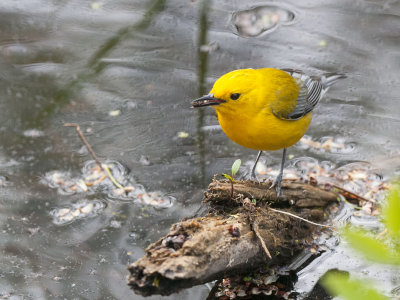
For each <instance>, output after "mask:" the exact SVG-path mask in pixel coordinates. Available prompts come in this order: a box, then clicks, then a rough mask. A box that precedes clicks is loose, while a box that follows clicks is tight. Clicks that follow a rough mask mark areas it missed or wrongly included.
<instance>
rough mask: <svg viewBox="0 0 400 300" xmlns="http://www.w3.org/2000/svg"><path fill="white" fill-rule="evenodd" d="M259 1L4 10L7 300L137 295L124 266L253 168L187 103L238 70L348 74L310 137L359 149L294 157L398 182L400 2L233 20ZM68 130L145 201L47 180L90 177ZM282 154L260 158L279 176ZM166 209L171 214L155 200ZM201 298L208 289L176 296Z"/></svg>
mask: <svg viewBox="0 0 400 300" xmlns="http://www.w3.org/2000/svg"><path fill="white" fill-rule="evenodd" d="M264 4H265V3H264ZM264 4H263V5H264ZM259 5H260V3H259V1H245V2H244V1H228V0H226V1H204V2H200V1H178V0H176V1H168V2H167V1H162V0H156V1H138V0H137V1H124V0H114V1H107V0H105V1H98V2H95V1H92V2H90V1H86V2H82V1H77V0H63V1H47V0H20V1H11V0H3V1H1V3H0V65H1V68H0V85H1V87H0V99H1V101H0V121H1V123H0V182H1V183H0V207H1V209H0V249H1V257H0V270H1V271H0V278H1V280H0V295H1V296H2V297H3V298H6V297H9V298H10V299H55V298H60V299H61V298H62V299H63V298H66V299H126V298H128V297H130V298H132V299H141V297H140V296H137V295H134V294H133V293H132V292H131V291H130V290H129V288H128V287H127V285H126V283H125V277H126V276H127V274H128V273H127V270H126V266H127V264H128V263H130V262H132V261H135V260H136V259H138V258H140V257H141V256H142V255H143V254H144V248H145V247H146V246H147V245H148V244H149V243H150V242H153V241H155V240H156V239H158V238H159V237H160V236H161V235H162V234H164V233H165V232H166V231H167V230H168V228H169V226H170V225H171V224H172V223H174V222H176V221H179V220H180V219H181V218H183V217H184V216H188V215H192V214H194V213H195V211H196V209H197V208H198V207H199V206H200V202H201V197H202V189H203V188H204V186H205V184H206V183H207V182H209V181H210V179H211V178H212V176H213V174H216V173H221V172H227V171H229V169H230V166H231V164H232V162H233V161H234V159H236V158H241V159H242V160H243V161H245V162H247V161H248V162H249V163H246V164H245V165H246V166H247V172H248V170H249V169H250V165H251V163H250V161H251V160H253V159H254V158H255V154H256V153H255V152H254V151H251V150H248V149H244V148H243V147H240V146H238V145H236V144H234V143H233V142H231V141H230V140H228V138H227V137H226V136H225V135H224V134H223V133H222V132H221V131H220V130H218V129H215V127H214V126H213V125H216V124H217V121H216V119H215V118H214V116H213V111H212V110H211V109H209V110H204V111H202V112H199V111H197V110H193V109H191V108H190V100H191V99H194V98H196V97H197V96H199V95H201V94H203V93H205V92H207V90H208V89H209V88H210V87H211V84H212V82H213V81H214V80H215V79H216V78H218V77H219V76H220V75H222V74H223V73H226V72H227V71H230V70H233V69H238V68H245V67H246V68H247V67H253V68H257V67H290V68H297V69H303V70H305V71H307V72H310V73H315V74H319V73H322V72H341V73H345V74H346V75H347V76H348V78H347V79H346V80H344V81H341V82H340V83H338V84H336V85H335V86H334V87H332V89H331V90H330V91H329V93H328V94H327V96H326V97H325V98H324V100H323V101H322V102H321V103H320V105H319V106H318V108H317V109H316V113H315V114H314V119H313V122H312V125H311V127H310V129H309V131H308V133H307V134H308V135H309V136H310V137H312V139H313V140H316V141H318V140H319V141H321V142H323V141H324V140H326V138H327V137H333V138H334V139H336V140H337V139H339V140H340V141H342V142H344V143H345V144H347V145H351V149H350V151H313V150H312V149H310V148H308V147H304V145H302V144H298V145H296V146H294V147H292V148H291V149H290V150H289V155H292V156H293V158H298V157H303V156H310V157H313V158H315V159H317V160H319V161H326V162H328V163H330V164H332V166H334V167H340V166H342V165H346V164H348V163H351V162H354V161H367V162H370V163H372V165H373V166H374V167H376V168H377V170H378V171H379V173H380V174H382V175H383V176H384V177H385V178H388V177H390V175H392V174H393V173H394V172H396V171H398V165H399V154H400V153H399V149H400V147H399V146H400V142H399V139H398V132H399V127H400V119H399V113H400V109H399V106H398V102H399V101H400V96H399V95H400V79H399V71H398V70H399V67H400V52H399V46H400V37H399V34H398V32H399V30H400V2H398V1H393V0H387V1H345V0H340V1H324V2H323V3H322V2H321V1H316V0H310V1H301V2H299V1H290V0H286V1H280V2H279V3H270V6H268V7H272V8H273V10H274V12H275V13H272V14H271V15H267V16H265V15H264V19H263V17H261V21H259V20H257V19H251V17H250V18H249V17H246V18H244V19H243V18H242V19H239V20H238V18H237V16H238V12H242V13H243V12H249V10H250V12H251V9H252V8H254V7H256V6H259ZM263 9H265V8H260V9H258V10H257V12H260V11H263ZM285 12H286V13H288V15H285ZM235 13H236V14H235ZM291 14H292V15H291ZM253 17H254V16H253ZM281 21H282V22H281ZM237 22H239V25H238V23H237ZM240 22H242V23H240ZM243 22H245V23H243ZM246 22H247V23H246ZM249 22H250V23H249ZM243 24H245V25H246V24H247V25H246V26H251V25H252V24H253V25H254V24H257V26H259V27H257V28H258V29H257V30H258V31H257V30H255V31H250V33H249V32H248V31H243V30H244V29H243V28H242V29H243V30H241V29H240V26H242V25H243ZM249 24H250V25H249ZM238 26H239V27H238ZM260 28H261V29H260ZM247 29H248V28H247ZM253 29H254V28H253ZM244 32H247V33H244ZM240 35H246V36H250V37H242V36H240ZM253 35H254V37H251V36H253ZM199 43H200V44H202V45H203V47H201V51H200V52H199V51H198V45H199ZM67 122H76V123H79V124H80V126H81V128H82V130H83V132H84V133H85V135H86V137H87V139H88V141H89V143H90V144H91V145H92V147H93V148H94V151H95V152H96V153H97V154H98V156H99V158H100V159H101V160H104V161H106V160H109V161H111V162H118V163H116V164H118V166H120V168H121V169H122V170H121V173H123V174H125V175H124V176H125V179H124V180H126V182H125V183H129V184H130V185H132V186H133V187H134V188H135V189H137V191H138V190H140V193H141V195H142V196H140V197H139V196H138V195H139V193H136V194H135V193H133V194H132V195H131V197H119V196H118V195H114V194H113V193H112V188H111V187H110V186H112V184H111V185H110V183H109V185H108V187H107V186H105V187H103V188H99V189H96V188H89V189H88V191H81V192H79V191H78V190H75V191H72V192H71V193H68V192H60V187H59V186H55V185H54V184H51V182H50V181H49V178H52V177H51V176H52V175H54V174H55V173H58V174H59V175H57V176H64V177H65V178H67V179H68V178H69V179H71V178H80V179H84V178H85V176H86V175H87V174H86V173H85V172H86V171H85V170H86V169H85V166H87V164H88V162H89V161H91V160H92V159H91V157H90V156H89V154H88V153H87V151H86V150H85V148H84V147H83V144H82V143H81V141H80V139H79V137H78V136H77V135H76V133H75V131H74V130H73V129H72V128H66V127H64V126H63V124H64V123H67ZM280 156H281V153H280V152H279V151H278V152H274V153H269V154H267V155H265V156H264V161H266V162H267V164H268V165H269V166H272V167H276V166H277V165H278V163H279V160H280ZM245 172H246V171H245V170H243V173H245ZM85 174H86V175H85ZM49 176H50V177H49ZM64 177H63V178H64ZM57 178H58V179H59V178H60V177H56V180H55V182H57V180H58V179H57ZM53 179H54V178H53ZM69 179H68V180H69ZM53 183H54V182H53ZM78 188H79V187H77V188H76V189H78ZM83 189H84V188H83ZM61 190H62V189H61ZM145 194H146V195H147V196H143V195H145ZM143 197H144V198H143ZM146 197H147V198H146ZM152 197H153V198H155V199H156V200H154V199H153V198H152ZM163 197H164V198H165V197H166V198H167V199H169V200H170V201H171V202H170V203H171V205H161V207H160V206H159V205H157V204H155V203H156V202H157V201H158V202H157V203H159V202H160V201H161V202H163V200H159V199H161V198H162V199H164V198H163ZM139 198H140V199H150V200H149V201H147V202H146V201H138V199H139ZM157 199H158V200H157ZM152 200H154V201H156V202H152ZM90 201H92V203H94V204H93V207H92V206H91V205H89V206H87V205H88V203H89V202H90ZM163 203H164V202H163ZM61 209H70V211H69V212H68V213H67V211H66V210H62V211H61V212H62V214H63V216H67V217H65V218H67V221H66V222H58V221H59V220H56V219H55V216H57V213H60V210H61ZM82 211H83V214H81V213H82ZM85 212H88V213H87V214H86V213H85ZM64 213H65V214H64ZM68 214H71V215H68ZM74 214H75V215H76V218H74V217H73V216H74ZM80 214H81V215H80ZM71 216H72V217H71ZM349 253H350V252H349V250H348V249H346V247H344V246H343V247H342V246H341V248H339V250H337V252H336V254H335V253H334V252H330V254H329V255H331V259H329V258H328V259H327V260H326V261H327V262H328V263H326V264H325V265H323V264H319V265H313V266H310V267H309V269H308V270H306V271H304V272H303V273H302V275H301V276H300V281H299V285H298V287H297V288H298V289H299V290H300V291H304V292H307V290H309V289H311V287H312V283H314V282H315V281H316V280H318V277H319V276H320V275H322V274H323V273H324V271H325V270H327V269H328V268H329V267H331V266H335V267H338V268H341V267H342V266H341V265H340V264H341V263H343V261H344V260H343V259H342V260H339V259H338V257H339V256H338V255H343V256H345V257H347V256H349V255H350V254H349ZM319 259H322V257H321V258H319ZM354 260H355V258H351V259H350V258H349V261H348V262H346V263H345V265H344V266H343V269H346V270H350V271H352V270H354V271H357V272H359V270H360V269H362V268H363V266H364V265H362V263H361V262H359V261H358V260H357V261H354ZM360 264H361V265H360ZM365 272H367V273H368V272H369V273H371V272H370V271H365ZM365 272H364V274H365ZM379 274H381V275H380V276H381V278H391V284H387V285H386V286H385V288H387V289H390V288H393V286H396V284H397V285H398V284H399V278H397V279H393V277H391V276H390V274H391V273H384V272H383V271H381V272H380V273H379ZM378 277H379V276H378ZM396 280H397V281H396ZM396 282H397V283H396ZM207 294H208V288H207V286H205V285H204V286H198V287H194V288H192V289H190V290H187V291H184V292H181V293H180V294H178V295H173V296H171V297H170V299H188V298H190V299H204V298H205V297H206V295H207ZM158 298H159V297H153V298H150V299H158Z"/></svg>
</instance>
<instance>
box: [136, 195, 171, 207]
mask: <svg viewBox="0 0 400 300" xmlns="http://www.w3.org/2000/svg"><path fill="white" fill-rule="evenodd" d="M136 197H137V199H136V200H135V203H141V204H145V205H151V206H154V207H159V208H168V207H171V206H172V205H173V203H174V201H175V198H174V197H172V196H166V195H164V194H163V193H161V192H149V193H143V194H137V195H136Z"/></svg>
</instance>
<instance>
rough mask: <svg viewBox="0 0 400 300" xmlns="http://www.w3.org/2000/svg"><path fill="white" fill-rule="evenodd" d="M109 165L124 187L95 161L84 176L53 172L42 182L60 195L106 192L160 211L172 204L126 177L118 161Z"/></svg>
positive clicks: (170, 198)
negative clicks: (113, 180) (110, 177)
mask: <svg viewBox="0 0 400 300" xmlns="http://www.w3.org/2000/svg"><path fill="white" fill-rule="evenodd" d="M106 165H107V166H108V168H109V170H110V172H111V173H112V176H113V177H114V178H115V179H116V180H117V181H118V182H122V183H123V184H124V186H121V187H120V188H116V186H115V185H114V184H113V183H112V182H111V180H110V179H109V177H108V176H107V175H106V173H105V172H104V171H103V170H101V169H100V167H99V166H98V165H97V163H96V162H95V161H93V160H91V161H88V162H86V163H85V165H84V167H83V168H82V174H81V176H77V177H72V176H71V174H70V172H61V171H52V172H48V173H46V174H45V176H44V177H43V178H42V180H41V182H42V183H43V184H45V185H47V186H49V187H51V188H55V189H57V192H58V193H59V194H61V195H72V194H75V193H88V194H95V193H98V192H100V193H107V196H108V197H109V198H111V199H116V200H125V201H133V202H134V203H138V204H143V205H150V206H154V207H157V208H168V207H171V206H172V205H173V203H174V201H175V198H174V197H171V196H167V195H164V194H163V193H162V192H158V191H155V192H147V191H146V190H145V188H144V187H143V186H142V185H140V184H136V183H135V182H134V181H133V179H132V178H130V177H127V171H126V169H125V167H124V166H123V165H122V164H120V163H119V162H116V161H107V162H106ZM0 179H1V178H0ZM66 218H70V217H66Z"/></svg>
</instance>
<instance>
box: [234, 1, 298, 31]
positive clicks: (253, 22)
mask: <svg viewBox="0 0 400 300" xmlns="http://www.w3.org/2000/svg"><path fill="white" fill-rule="evenodd" d="M294 19H295V14H294V13H293V12H292V11H290V10H288V9H285V8H282V7H278V6H272V5H265V6H258V7H255V8H252V9H249V10H243V11H238V12H235V13H234V14H233V16H232V21H231V22H232V24H233V26H234V27H235V29H236V31H237V34H238V35H240V36H243V37H255V36H258V35H260V34H261V33H265V32H272V31H273V30H274V29H276V28H277V27H278V26H279V25H289V24H291V23H292V22H293V20H294Z"/></svg>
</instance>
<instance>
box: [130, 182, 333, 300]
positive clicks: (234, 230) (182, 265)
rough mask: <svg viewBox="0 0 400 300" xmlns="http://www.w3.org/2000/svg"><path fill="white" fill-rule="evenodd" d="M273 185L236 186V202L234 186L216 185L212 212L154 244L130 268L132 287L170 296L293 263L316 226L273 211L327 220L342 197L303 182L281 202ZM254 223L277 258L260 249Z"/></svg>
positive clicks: (287, 188)
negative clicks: (329, 208) (327, 212)
mask: <svg viewBox="0 0 400 300" xmlns="http://www.w3.org/2000/svg"><path fill="white" fill-rule="evenodd" d="M269 186H270V183H265V184H255V183H251V182H248V181H247V182H242V181H241V182H236V183H235V184H234V197H233V198H231V197H230V196H231V184H230V183H229V182H220V181H215V180H214V182H212V183H211V184H210V185H209V188H208V190H207V191H206V192H205V199H204V201H205V202H207V203H211V207H212V209H211V211H213V213H210V214H209V215H207V216H205V217H200V218H193V219H188V220H185V221H182V222H179V223H177V224H174V225H173V226H172V227H171V230H170V232H169V233H168V234H167V235H166V236H165V237H163V238H161V239H159V240H158V241H157V242H155V243H153V244H151V245H149V247H148V248H147V249H146V255H145V256H144V257H143V258H141V259H140V260H138V261H137V262H135V263H133V264H131V265H130V266H129V271H130V272H131V276H130V278H129V285H131V287H132V289H133V290H134V291H135V292H136V293H138V294H141V295H144V296H148V295H152V294H161V295H168V294H171V293H174V292H177V291H179V290H180V289H183V288H187V287H191V286H193V285H198V284H202V283H206V282H210V281H212V280H215V279H220V278H222V277H223V276H224V275H227V274H233V273H244V272H246V271H249V270H251V269H254V268H255V267H259V266H260V265H262V266H266V265H272V264H277V263H284V262H286V263H287V262H289V260H290V259H291V258H292V257H293V256H294V255H296V254H297V253H299V252H300V251H301V250H302V249H303V247H304V243H305V241H306V240H307V239H308V238H310V237H311V233H312V231H313V230H314V229H315V226H314V225H311V224H309V223H307V222H304V221H302V220H299V219H297V218H293V217H290V216H288V215H285V214H281V213H278V212H276V211H272V210H271V209H269V207H277V208H279V209H281V210H283V211H286V212H290V213H293V214H296V215H298V216H300V217H303V218H307V219H309V220H312V221H322V220H323V219H324V208H326V207H327V206H328V205H329V204H331V203H333V202H336V199H337V195H336V194H335V193H333V192H330V191H325V190H323V189H319V188H318V187H314V186H311V185H307V184H304V183H299V182H283V183H282V189H283V196H282V197H281V198H279V199H277V197H276V193H275V191H274V190H273V189H269ZM253 199H256V201H254V200H253ZM252 200H253V201H252ZM254 202H256V203H257V205H256V206H255V205H254ZM216 211H219V213H218V214H217V213H216ZM255 224H256V225H257V231H258V235H259V237H261V238H262V239H263V241H264V242H265V244H266V246H267V247H268V250H269V252H270V253H271V256H272V259H270V258H268V257H267V255H266V253H265V251H264V250H263V248H262V247H261V243H260V239H259V238H257V236H256V234H255V232H254V226H255Z"/></svg>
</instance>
